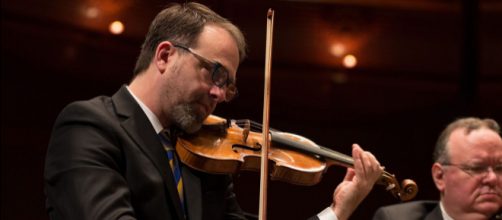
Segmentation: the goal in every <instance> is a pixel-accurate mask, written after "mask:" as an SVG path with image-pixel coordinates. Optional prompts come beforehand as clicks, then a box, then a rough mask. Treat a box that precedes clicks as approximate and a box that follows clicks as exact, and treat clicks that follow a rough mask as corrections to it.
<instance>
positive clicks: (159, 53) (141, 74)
mask: <svg viewBox="0 0 502 220" xmlns="http://www.w3.org/2000/svg"><path fill="white" fill-rule="evenodd" d="M245 48H246V45H245V39H244V37H243V34H242V33H241V31H240V30H239V29H238V28H237V27H236V26H234V25H233V24H232V23H231V22H229V21H228V20H226V19H225V18H222V17H220V16H219V15H217V14H216V13H215V12H213V11H211V10H210V9H209V8H207V7H205V6H203V5H201V4H197V3H185V4H182V5H179V4H174V5H172V6H171V7H169V8H167V9H165V10H163V11H161V12H160V13H159V14H158V15H157V16H156V18H155V19H154V21H153V22H152V24H151V26H150V28H149V31H148V34H147V36H146V39H145V42H144V43H143V45H142V49H141V53H140V55H139V57H138V60H137V63H136V67H135V69H134V76H133V79H132V81H131V82H130V84H128V85H124V86H122V88H120V89H119V90H118V91H117V92H116V93H115V94H114V95H113V96H111V97H106V96H99V97H96V98H94V99H91V100H88V101H78V102H74V103H71V104H70V105H68V106H67V107H65V108H64V110H63V111H62V112H61V113H60V115H59V116H58V118H57V120H56V122H55V125H54V129H53V133H52V136H51V139H50V143H49V148H48V151H47V157H46V164H45V174H44V177H45V189H46V195H47V210H48V213H49V216H50V218H51V219H72V220H73V219H93V220H95V219H144V220H145V219H146V220H150V219H151V220H153V219H159V220H160V219H162V220H167V219H191V220H199V219H246V216H245V214H244V212H243V211H242V210H241V209H240V207H239V205H238V203H237V200H236V198H235V194H234V192H233V185H232V179H231V176H230V175H215V174H208V173H204V172H200V171H196V170H193V169H191V168H189V167H187V166H184V165H183V164H181V163H179V158H177V157H176V153H175V152H174V154H173V149H174V146H175V142H176V138H175V137H173V136H172V132H171V133H169V131H171V130H173V129H179V130H181V131H183V132H186V133H193V132H195V131H197V130H198V129H200V128H201V124H202V122H203V121H204V119H205V118H206V117H208V116H209V115H210V114H211V113H212V112H213V111H214V109H215V107H216V105H217V104H218V103H221V102H224V101H226V102H228V101H230V100H231V99H232V98H233V97H234V96H235V94H236V92H237V90H236V85H235V83H236V72H237V68H238V66H239V63H240V62H241V61H242V60H243V59H244V57H245V53H246V49H245ZM159 134H161V135H159ZM166 155H171V157H170V158H168V156H166ZM173 155H174V156H173ZM352 156H353V158H354V169H349V170H348V171H347V175H346V177H345V179H344V180H343V182H342V183H340V184H339V185H338V186H337V188H336V190H335V192H334V194H333V204H332V205H331V206H330V207H328V208H327V209H325V210H324V211H323V212H321V213H319V214H318V215H316V216H313V217H312V219H317V218H321V219H340V220H344V219H348V217H349V216H350V214H351V213H352V212H353V211H354V210H355V209H356V207H357V206H358V205H359V204H360V203H361V201H362V200H363V199H364V198H365V197H366V195H367V194H368V193H369V191H370V190H371V189H372V187H373V185H374V183H375V182H376V180H377V179H378V178H379V177H380V175H381V173H382V168H381V167H380V164H379V163H378V161H377V160H376V159H375V157H374V156H373V155H372V154H371V153H369V152H366V151H363V150H362V149H361V148H360V147H359V146H357V145H355V146H354V147H353V151H352ZM171 159H172V161H174V162H173V163H170V162H171ZM176 170H177V171H176ZM179 177H181V178H179ZM175 182H176V183H175Z"/></svg>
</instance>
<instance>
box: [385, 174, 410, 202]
mask: <svg viewBox="0 0 502 220" xmlns="http://www.w3.org/2000/svg"><path fill="white" fill-rule="evenodd" d="M377 184H379V185H383V186H385V187H386V190H387V191H389V192H390V193H391V194H392V195H393V196H394V197H396V198H398V199H399V200H401V201H403V202H404V201H408V200H411V199H413V198H415V196H416V195H417V193H418V186H417V184H416V183H415V181H413V180H411V179H405V180H403V181H402V182H401V184H399V183H398V182H397V179H396V177H395V176H394V175H393V174H390V173H388V172H385V171H384V173H383V174H382V176H381V177H380V179H379V180H378V181H377Z"/></svg>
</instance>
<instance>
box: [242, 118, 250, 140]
mask: <svg viewBox="0 0 502 220" xmlns="http://www.w3.org/2000/svg"><path fill="white" fill-rule="evenodd" d="M249 130H251V121H249V120H246V122H245V123H244V129H243V130H242V141H243V142H244V143H247V140H248V136H249Z"/></svg>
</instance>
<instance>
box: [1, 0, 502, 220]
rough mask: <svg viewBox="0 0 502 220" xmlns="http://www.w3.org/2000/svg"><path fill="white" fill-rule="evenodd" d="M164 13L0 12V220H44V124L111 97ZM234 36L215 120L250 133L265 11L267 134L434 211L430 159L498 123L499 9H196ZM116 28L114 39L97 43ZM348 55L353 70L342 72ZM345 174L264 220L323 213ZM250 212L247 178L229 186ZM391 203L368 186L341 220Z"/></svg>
mask: <svg viewBox="0 0 502 220" xmlns="http://www.w3.org/2000/svg"><path fill="white" fill-rule="evenodd" d="M168 2H169V1H161V0H142V1H139V0H73V1H67V0H51V1H37V0H2V2H1V4H2V12H1V13H2V15H1V16H2V30H1V35H2V37H1V41H2V60H1V67H2V72H1V75H2V77H1V95H2V99H1V100H2V103H1V104H2V107H1V123H2V127H1V173H2V175H1V204H2V205H1V219H5V220H11V219H23V220H24V219H42V220H43V219H47V215H46V213H45V210H44V194H43V165H44V157H45V152H46V148H47V143H48V141H49V136H50V132H51V128H52V125H53V122H54V120H55V118H56V116H57V114H58V113H59V111H60V110H61V109H62V108H63V107H64V106H65V105H66V104H68V103H69V102H71V101H74V100H81V99H89V98H92V97H94V96H97V95H102V94H105V95H111V94H113V93H114V92H115V91H116V90H117V89H118V88H119V87H120V86H121V85H122V84H124V83H127V82H128V81H129V80H130V78H131V75H132V69H133V66H134V63H135V59H136V57H137V55H138V53H139V49H140V45H141V43H142V40H143V36H144V35H145V33H146V30H147V28H148V25H149V22H150V21H151V20H152V19H153V17H154V16H155V14H156V13H157V12H158V11H160V10H161V9H162V8H163V7H164V6H165V5H166V4H167V3H168ZM201 2H202V3H205V4H207V5H209V6H210V7H211V8H212V9H214V10H215V11H217V12H218V13H220V14H221V15H223V16H224V17H227V18H229V19H230V20H231V21H233V22H234V23H235V24H237V25H238V26H239V27H241V29H242V31H243V32H244V33H245V35H246V37H247V40H248V44H249V52H250V53H249V57H248V59H247V60H246V61H245V62H244V63H242V65H241V66H240V69H239V73H238V87H239V90H240V97H239V99H237V100H236V101H234V102H232V103H230V104H222V105H221V106H220V107H219V108H218V109H217V111H216V112H215V114H216V115H219V116H223V117H226V118H234V119H243V118H247V119H252V120H255V121H258V122H260V121H261V120H262V106H263V101H262V100H263V84H264V82H263V81H264V80H263V79H264V77H263V76H264V73H263V72H264V71H263V70H264V55H265V32H266V12H267V10H268V8H273V9H274V10H275V21H274V24H275V28H274V44H273V61H272V90H271V103H270V124H271V127H273V128H276V129H280V130H283V131H288V132H293V133H296V134H299V135H302V136H305V137H308V138H310V139H311V140H313V141H314V142H316V143H317V144H320V145H322V146H325V147H328V148H331V149H333V150H336V151H339V152H341V153H344V154H350V152H351V151H350V150H351V144H352V143H359V144H360V145H362V146H363V148H365V149H367V150H369V151H371V152H373V153H374V154H375V155H376V156H377V158H378V159H379V160H380V162H381V163H382V164H383V165H385V167H386V169H387V171H389V172H390V173H393V174H395V175H396V177H397V179H398V180H402V179H405V178H411V179H413V180H415V181H416V182H417V184H418V186H419V193H418V195H417V197H416V198H415V199H437V198H438V193H437V191H436V188H435V186H434V184H433V183H432V181H431V178H430V167H431V163H432V161H431V154H432V148H433V146H434V143H435V140H436V137H437V136H438V134H439V132H440V131H441V130H442V129H443V127H444V126H445V125H446V124H447V123H449V122H450V121H452V120H454V119H455V118H457V117H461V116H471V115H472V116H479V117H491V118H494V119H496V120H498V121H499V122H502V102H501V100H502V99H501V97H502V59H501V57H502V28H501V27H502V2H501V1H499V0H414V1H409V0H378V1H376V0H318V1H314V0H312V1H309V0H289V1H288V0H273V1H260V0H252V1H251V0H249V1H247V0H241V1H236V0H207V1H201ZM115 20H120V21H121V22H122V23H123V24H124V26H125V29H124V31H123V33H122V34H118V35H117V34H112V33H110V32H109V30H108V26H109V24H110V23H111V22H113V21H115ZM347 55H353V56H354V57H355V58H356V59H357V64H356V65H355V66H353V67H351V66H346V65H344V64H343V61H344V59H346V56H347ZM344 173H345V169H344V168H342V167H337V166H333V167H331V168H330V169H328V171H327V172H326V174H325V175H324V178H323V179H322V181H321V182H320V183H319V184H317V185H315V186H313V187H305V186H295V185H291V184H288V183H283V182H277V181H271V182H270V183H269V190H268V209H267V211H268V216H269V218H270V219H305V218H307V217H309V216H311V215H314V214H315V213H317V212H318V211H320V210H322V209H323V208H325V207H326V206H327V205H329V203H330V202H331V197H332V193H333V189H334V187H335V186H336V185H337V184H338V183H339V182H340V181H341V180H342V178H343V175H344ZM236 182H237V183H236V191H237V194H238V197H239V200H240V202H241V204H242V207H243V208H244V209H245V210H246V211H248V212H251V213H257V212H258V194H259V174H257V173H251V172H242V173H240V174H239V175H237V176H236ZM398 202H399V201H398V200H396V199H394V198H393V197H392V195H391V194H389V193H387V192H386V191H385V190H384V188H383V187H380V186H376V187H375V188H374V190H373V191H372V192H371V193H370V195H369V196H368V197H367V199H366V200H365V201H364V202H363V204H361V206H360V207H359V208H358V210H357V211H356V212H355V214H354V215H353V217H352V218H351V219H370V218H371V216H372V214H373V212H374V211H375V210H376V208H378V207H379V206H382V205H388V204H394V203H398Z"/></svg>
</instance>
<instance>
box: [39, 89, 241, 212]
mask: <svg viewBox="0 0 502 220" xmlns="http://www.w3.org/2000/svg"><path fill="white" fill-rule="evenodd" d="M182 173H183V181H184V187H185V199H186V201H187V202H186V208H187V210H188V211H187V213H188V219H190V220H203V219H208V220H209V219H211V220H212V219H244V217H243V213H242V211H241V209H240V207H239V206H238V204H237V201H236V199H235V196H234V193H233V186H232V180H231V177H230V176H229V175H210V174H205V173H201V172H197V171H195V170H192V169H190V168H188V167H182ZM44 178H45V190H46V195H47V210H48V213H49V215H50V217H51V219H71V220H75V219H92V220H96V219H107V220H108V219H144V220H155V219H158V220H161V219H162V220H170V219H184V214H183V210H182V208H181V206H180V202H179V199H178V197H177V196H176V195H177V191H176V188H175V186H174V181H173V176H172V173H171V172H170V168H169V163H168V160H167V158H166V156H165V152H164V150H163V147H162V144H161V142H160V140H159V137H158V136H157V134H156V132H155V130H154V128H153V126H152V125H151V123H150V122H149V120H148V118H147V117H146V115H145V114H144V112H143V111H142V110H141V108H140V107H139V105H138V104H137V103H136V101H135V100H134V98H133V97H132V96H131V95H130V93H129V92H128V91H127V89H126V88H125V87H122V88H121V89H120V90H119V91H118V92H117V93H115V94H114V95H113V96H112V97H105V96H100V97H96V98H94V99H91V100H88V101H79V102H74V103H72V104H70V105H68V106H67V107H66V108H65V109H64V110H63V111H62V112H61V113H60V115H59V116H58V118H57V120H56V122H55V125H54V128H53V133H52V136H51V139H50V143H49V148H48V151H47V157H46V164H45V173H44Z"/></svg>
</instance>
